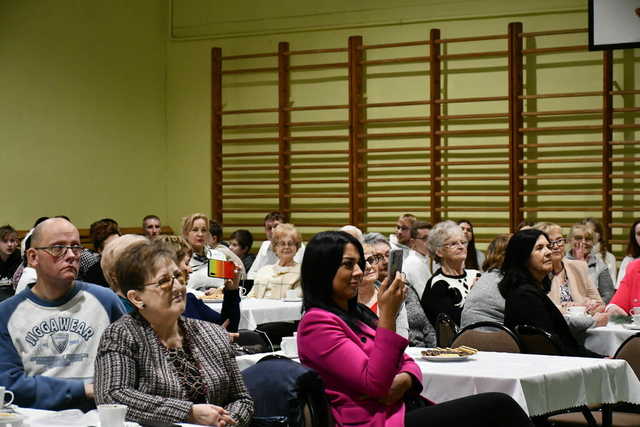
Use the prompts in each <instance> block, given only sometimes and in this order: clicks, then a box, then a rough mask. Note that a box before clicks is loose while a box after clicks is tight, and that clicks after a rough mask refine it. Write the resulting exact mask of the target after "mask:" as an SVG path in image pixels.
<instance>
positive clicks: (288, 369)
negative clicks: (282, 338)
mask: <svg viewBox="0 0 640 427" xmlns="http://www.w3.org/2000/svg"><path fill="white" fill-rule="evenodd" d="M242 376H243V378H244V382H245V385H246V386H247V390H248V391H249V394H251V397H253V400H254V404H255V414H254V421H257V422H256V423H253V424H255V425H258V424H260V425H276V423H274V421H276V422H279V423H281V419H282V417H286V425H288V426H289V427H327V426H330V425H332V420H331V415H330V410H329V403H328V402H327V398H326V396H325V393H324V384H323V382H322V379H321V378H320V376H319V375H318V373H317V372H315V371H314V370H312V369H310V368H307V367H306V366H303V365H301V364H300V363H297V362H294V361H293V360H291V359H289V358H286V357H282V356H266V357H263V358H262V359H261V360H260V361H258V363H256V364H255V365H253V366H251V367H250V368H247V369H245V370H244V371H242Z"/></svg>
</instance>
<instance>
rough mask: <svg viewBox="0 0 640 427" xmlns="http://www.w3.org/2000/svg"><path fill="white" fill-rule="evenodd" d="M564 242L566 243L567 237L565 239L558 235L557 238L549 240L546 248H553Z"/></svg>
mask: <svg viewBox="0 0 640 427" xmlns="http://www.w3.org/2000/svg"><path fill="white" fill-rule="evenodd" d="M565 243H567V239H565V238H564V237H560V238H559V239H556V240H551V241H549V246H548V248H549V249H553V248H555V247H558V246H561V245H564V244H565Z"/></svg>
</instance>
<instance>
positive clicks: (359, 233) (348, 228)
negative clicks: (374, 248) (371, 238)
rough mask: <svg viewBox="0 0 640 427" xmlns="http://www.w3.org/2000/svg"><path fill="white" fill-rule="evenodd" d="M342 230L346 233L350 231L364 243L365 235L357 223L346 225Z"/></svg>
mask: <svg viewBox="0 0 640 427" xmlns="http://www.w3.org/2000/svg"><path fill="white" fill-rule="evenodd" d="M340 231H344V232H345V233H349V234H351V235H352V236H353V237H355V238H356V239H357V240H358V242H360V243H364V237H363V235H362V231H361V230H360V229H359V228H358V227H356V226H355V225H345V226H344V227H342V228H341V229H340Z"/></svg>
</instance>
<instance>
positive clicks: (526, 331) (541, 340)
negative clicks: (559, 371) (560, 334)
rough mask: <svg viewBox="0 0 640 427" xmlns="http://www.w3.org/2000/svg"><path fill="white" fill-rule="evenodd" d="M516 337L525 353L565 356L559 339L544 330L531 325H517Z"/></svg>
mask: <svg viewBox="0 0 640 427" xmlns="http://www.w3.org/2000/svg"><path fill="white" fill-rule="evenodd" d="M516 335H517V336H518V339H519V340H520V343H521V347H522V350H523V352H524V353H529V354H546V355H549V356H563V355H564V353H563V351H562V348H561V347H560V344H559V343H558V340H557V338H556V337H554V336H553V335H551V334H550V333H549V332H547V331H545V330H543V329H540V328H538V327H535V326H531V325H517V326H516Z"/></svg>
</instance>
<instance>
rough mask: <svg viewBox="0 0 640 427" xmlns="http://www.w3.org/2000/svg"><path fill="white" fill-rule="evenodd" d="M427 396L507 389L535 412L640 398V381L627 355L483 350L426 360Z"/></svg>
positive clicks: (412, 352) (436, 397)
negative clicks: (449, 358) (465, 357)
mask: <svg viewBox="0 0 640 427" xmlns="http://www.w3.org/2000/svg"><path fill="white" fill-rule="evenodd" d="M407 353H409V355H411V356H412V357H414V358H415V359H416V362H418V365H420V368H421V369H422V375H423V385H424V389H423V393H422V394H423V396H424V397H426V398H428V399H430V400H432V401H434V402H446V401H448V400H452V399H457V398H460V397H465V396H469V395H473V394H477V393H483V392H490V391H494V392H502V393H506V394H508V395H509V396H511V397H512V398H513V399H514V400H515V401H516V402H518V404H519V405H520V406H521V407H522V409H524V411H525V412H526V413H527V414H529V416H537V415H544V414H547V413H549V412H553V411H557V410H561V409H568V408H575V407H579V406H582V405H586V404H595V403H615V402H631V403H640V382H639V381H638V378H637V377H636V375H635V374H634V372H633V370H632V369H631V367H630V366H629V365H628V364H627V362H625V361H624V360H611V359H589V358H578V357H562V356H542V355H536V354H512V353H491V352H479V353H478V354H476V355H474V356H473V357H471V358H469V359H468V360H466V361H456V362H428V361H424V360H420V358H419V357H417V355H419V354H420V349H416V348H409V349H407Z"/></svg>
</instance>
